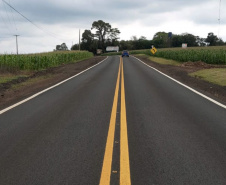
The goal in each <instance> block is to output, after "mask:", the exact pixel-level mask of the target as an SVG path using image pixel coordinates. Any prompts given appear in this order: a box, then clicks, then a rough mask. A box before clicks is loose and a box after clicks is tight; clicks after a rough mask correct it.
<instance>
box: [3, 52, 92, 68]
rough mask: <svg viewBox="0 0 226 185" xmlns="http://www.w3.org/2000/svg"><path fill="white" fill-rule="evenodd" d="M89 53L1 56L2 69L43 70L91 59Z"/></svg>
mask: <svg viewBox="0 0 226 185" xmlns="http://www.w3.org/2000/svg"><path fill="white" fill-rule="evenodd" d="M92 56H93V54H92V53H90V52H87V51H80V52H75V51H67V52H50V53H40V54H26V55H7V54H5V55H0V69H4V70H8V71H11V70H42V69H47V68H49V67H55V66H59V65H61V64H63V63H64V64H66V63H70V62H76V61H79V60H83V59H87V58H91V57H92Z"/></svg>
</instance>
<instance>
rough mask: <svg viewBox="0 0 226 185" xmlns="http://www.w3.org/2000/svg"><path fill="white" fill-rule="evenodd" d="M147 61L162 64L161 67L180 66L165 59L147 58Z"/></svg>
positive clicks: (178, 63)
mask: <svg viewBox="0 0 226 185" xmlns="http://www.w3.org/2000/svg"><path fill="white" fill-rule="evenodd" d="M148 59H149V60H151V61H153V62H156V63H158V64H163V65H173V66H179V65H181V63H180V62H177V61H175V60H169V59H165V58H158V57H148Z"/></svg>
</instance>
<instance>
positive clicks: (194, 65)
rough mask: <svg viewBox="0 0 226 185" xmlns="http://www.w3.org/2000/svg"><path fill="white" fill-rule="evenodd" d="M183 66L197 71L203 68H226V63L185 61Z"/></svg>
mask: <svg viewBox="0 0 226 185" xmlns="http://www.w3.org/2000/svg"><path fill="white" fill-rule="evenodd" d="M180 66H181V67H182V68H185V69H186V70H189V71H191V72H195V71H198V70H201V69H211V68H226V65H213V64H207V63H205V62H202V61H198V62H184V63H183V64H181V65H180Z"/></svg>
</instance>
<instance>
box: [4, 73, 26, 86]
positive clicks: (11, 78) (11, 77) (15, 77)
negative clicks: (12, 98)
mask: <svg viewBox="0 0 226 185" xmlns="http://www.w3.org/2000/svg"><path fill="white" fill-rule="evenodd" d="M21 77H27V76H26V75H16V76H15V75H0V84H2V83H7V82H10V81H12V80H16V79H18V78H21Z"/></svg>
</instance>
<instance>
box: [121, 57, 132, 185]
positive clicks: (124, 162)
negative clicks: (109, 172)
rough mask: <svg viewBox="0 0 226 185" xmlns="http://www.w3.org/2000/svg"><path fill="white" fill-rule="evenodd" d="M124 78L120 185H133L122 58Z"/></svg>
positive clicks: (122, 79)
mask: <svg viewBox="0 0 226 185" xmlns="http://www.w3.org/2000/svg"><path fill="white" fill-rule="evenodd" d="M120 61H121V63H122V67H121V68H122V69H121V70H122V76H121V118H120V124H121V127H120V185H131V178H130V164H129V147H128V134H127V119H126V103H125V87H124V71H123V62H122V57H120Z"/></svg>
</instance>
